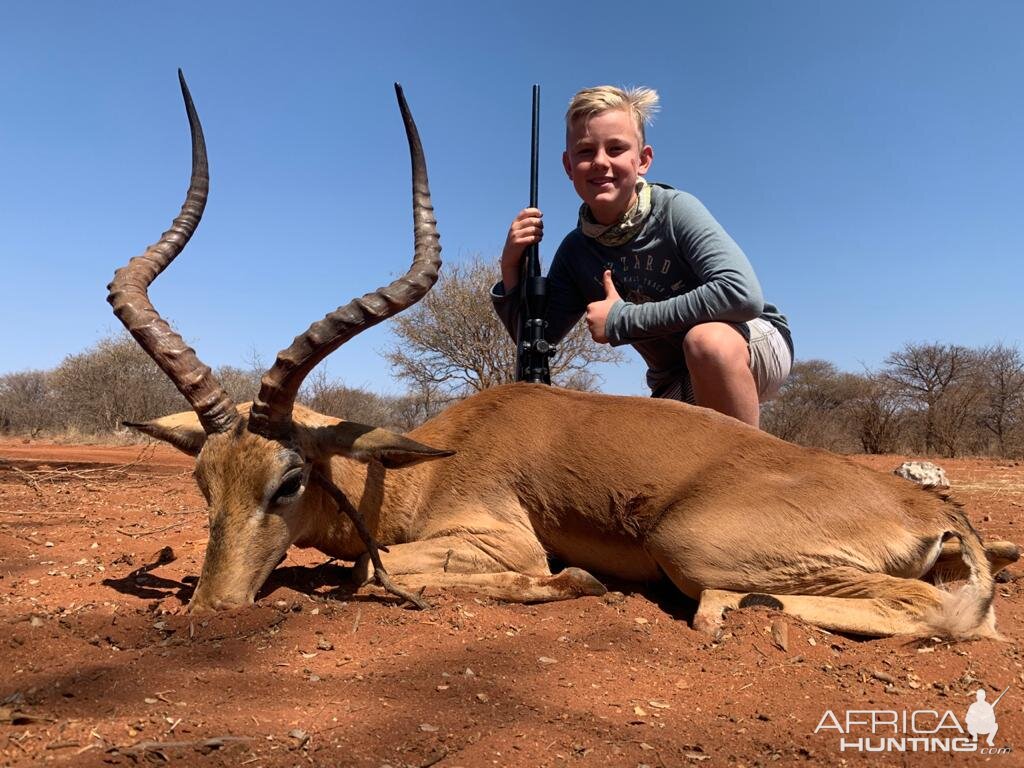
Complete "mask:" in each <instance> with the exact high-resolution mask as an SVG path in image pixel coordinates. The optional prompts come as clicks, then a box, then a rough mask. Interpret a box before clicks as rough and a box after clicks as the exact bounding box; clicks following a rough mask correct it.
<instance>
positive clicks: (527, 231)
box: [501, 208, 544, 293]
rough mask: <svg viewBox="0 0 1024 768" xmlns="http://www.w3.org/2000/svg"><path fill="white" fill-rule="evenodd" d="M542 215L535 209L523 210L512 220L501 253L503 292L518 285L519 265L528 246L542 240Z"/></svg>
mask: <svg viewBox="0 0 1024 768" xmlns="http://www.w3.org/2000/svg"><path fill="white" fill-rule="evenodd" d="M543 217H544V214H543V213H541V211H540V210H539V209H537V208H524V209H523V210H521V211H520V212H519V214H518V215H517V216H516V217H515V218H514V219H513V220H512V226H510V227H509V228H508V237H506V238H505V247H504V248H503V249H502V251H501V282H502V284H503V285H504V286H505V292H506V293H508V292H510V291H511V290H512V289H513V288H515V287H516V286H517V285H518V284H519V264H520V262H521V261H522V260H523V252H524V251H525V250H526V249H527V247H528V246H531V245H533V244H534V243H539V242H540V241H541V240H543V239H544V221H543Z"/></svg>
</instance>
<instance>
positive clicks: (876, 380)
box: [849, 373, 906, 454]
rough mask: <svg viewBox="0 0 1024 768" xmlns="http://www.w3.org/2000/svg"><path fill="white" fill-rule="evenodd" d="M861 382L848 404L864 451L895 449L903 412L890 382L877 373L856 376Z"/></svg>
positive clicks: (882, 451)
mask: <svg viewBox="0 0 1024 768" xmlns="http://www.w3.org/2000/svg"><path fill="white" fill-rule="evenodd" d="M859 379H860V386H859V388H858V391H857V393H856V394H855V396H854V397H853V399H852V400H851V402H850V404H849V413H850V422H851V424H852V425H853V427H854V429H855V431H856V433H857V437H858V439H859V440H860V446H861V449H862V450H863V451H864V453H874V454H881V453H896V451H897V450H898V448H899V444H900V439H901V437H902V436H903V431H904V422H905V421H906V412H905V410H904V408H903V405H902V403H901V402H900V398H899V396H898V395H897V393H896V391H895V388H894V386H893V384H892V382H891V381H890V380H889V379H887V378H885V377H884V376H881V375H879V374H877V373H867V374H866V375H864V376H861V377H859Z"/></svg>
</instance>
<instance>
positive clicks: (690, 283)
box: [492, 86, 793, 427]
mask: <svg viewBox="0 0 1024 768" xmlns="http://www.w3.org/2000/svg"><path fill="white" fill-rule="evenodd" d="M657 102H658V95H657V93H656V92H655V91H653V90H652V89H649V88H636V89H632V90H629V91H623V90H621V89H619V88H615V87H612V86H599V87H596V88H587V89H584V90H582V91H580V92H579V93H577V94H576V95H575V96H574V97H573V99H572V101H571V102H570V104H569V110H568V112H567V113H566V116H565V119H566V148H565V153H564V154H563V155H562V162H563V165H564V166H565V172H566V173H567V174H568V175H569V179H570V180H571V181H572V184H573V187H574V188H575V190H576V193H577V194H578V195H579V196H580V198H581V200H582V201H583V204H582V206H580V215H579V224H578V226H577V228H576V229H574V230H573V231H572V232H570V233H569V234H568V235H566V237H565V239H564V240H563V241H562V244H561V245H560V246H559V247H558V250H557V252H556V253H555V257H554V259H553V261H552V264H551V269H550V271H549V273H548V297H549V298H548V314H547V320H548V329H547V338H548V340H549V341H552V342H555V341H557V340H559V339H561V338H562V337H563V336H564V335H565V334H566V333H567V332H568V331H569V329H570V328H572V326H573V325H574V324H575V323H576V322H577V321H578V320H579V318H580V317H581V316H582V315H583V314H584V313H585V314H586V318H587V326H588V328H589V329H590V333H591V336H592V337H593V339H594V341H596V342H598V343H608V344H612V345H619V344H631V345H632V346H633V347H634V348H635V349H636V350H637V352H639V353H640V355H641V357H643V358H644V361H645V362H646V363H647V366H648V371H647V383H648V385H649V386H650V387H651V394H652V396H653V397H663V398H672V399H676V400H682V401H684V402H689V403H695V404H697V405H702V406H705V407H708V408H713V409H715V410H717V411H720V412H721V413H725V414H727V415H729V416H733V417H735V418H737V419H740V420H741V421H745V422H746V423H748V424H751V425H753V426H755V427H756V426H757V425H758V418H759V409H758V404H759V403H760V402H763V401H765V400H769V399H771V398H772V397H774V396H775V395H776V394H777V393H778V391H779V387H781V385H782V383H783V382H784V381H785V380H786V377H787V376H788V375H789V370H790V366H791V364H792V360H793V342H792V337H791V335H790V332H789V327H788V325H787V323H786V318H785V317H783V315H781V314H780V313H779V312H778V310H777V309H776V308H775V307H774V306H772V305H771V304H765V303H764V300H763V298H762V295H761V287H760V284H759V283H758V281H757V277H756V276H755V275H754V271H753V269H752V268H751V266H750V262H748V261H747V257H746V256H745V255H744V254H743V251H741V250H740V248H739V246H738V245H736V243H735V242H734V241H733V240H732V238H730V237H729V235H728V234H726V232H725V230H724V229H722V227H721V225H720V224H719V223H718V222H717V221H715V219H714V218H713V217H712V216H711V214H710V213H708V211H707V209H705V208H704V206H703V205H702V204H701V203H700V201H699V200H697V199H696V198H695V197H693V196H692V195H690V194H688V193H686V192H681V191H679V190H675V189H672V188H671V187H668V186H665V185H661V184H649V183H648V182H646V181H645V180H644V178H643V176H644V175H645V174H646V173H647V171H648V170H649V169H650V167H651V161H652V160H653V159H654V150H653V149H652V148H651V147H650V146H649V145H647V144H646V142H645V132H644V128H645V125H646V124H647V123H649V122H650V119H651V116H652V114H653V112H654V111H655V109H656V107H657ZM542 216H543V214H542V213H541V211H539V210H537V209H536V208H527V209H525V210H523V211H521V212H520V213H519V214H518V215H517V216H516V217H515V219H514V220H513V222H512V225H511V227H510V228H509V232H508V237H507V239H506V241H505V247H504V249H503V251H502V254H501V276H502V280H501V282H500V283H498V284H497V285H495V286H494V289H493V290H492V300H493V302H494V307H495V311H496V312H497V313H498V316H499V317H500V318H501V320H502V322H504V324H505V326H506V328H508V330H509V333H511V334H512V335H513V337H514V336H515V333H516V327H517V325H518V321H519V318H518V312H519V304H520V297H519V288H518V282H519V263H520V261H521V259H522V255H523V252H524V251H525V249H526V247H527V246H528V245H531V244H533V243H538V242H540V240H541V238H542V237H543V234H544V226H543V221H542Z"/></svg>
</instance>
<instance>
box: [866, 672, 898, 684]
mask: <svg viewBox="0 0 1024 768" xmlns="http://www.w3.org/2000/svg"><path fill="white" fill-rule="evenodd" d="M871 676H872V677H873V678H875V680H880V681H881V682H883V683H888V684H889V685H894V684H895V683H896V680H895V678H893V676H892V675H890V674H889V673H888V672H878V671H874V672H872V673H871Z"/></svg>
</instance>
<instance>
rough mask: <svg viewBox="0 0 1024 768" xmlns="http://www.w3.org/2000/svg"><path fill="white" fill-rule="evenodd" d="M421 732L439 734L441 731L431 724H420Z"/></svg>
mask: <svg viewBox="0 0 1024 768" xmlns="http://www.w3.org/2000/svg"><path fill="white" fill-rule="evenodd" d="M420 730H421V731H423V732H424V733H437V732H438V731H439V730H441V729H440V728H438V727H437V726H436V725H431V724H430V723H420Z"/></svg>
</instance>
